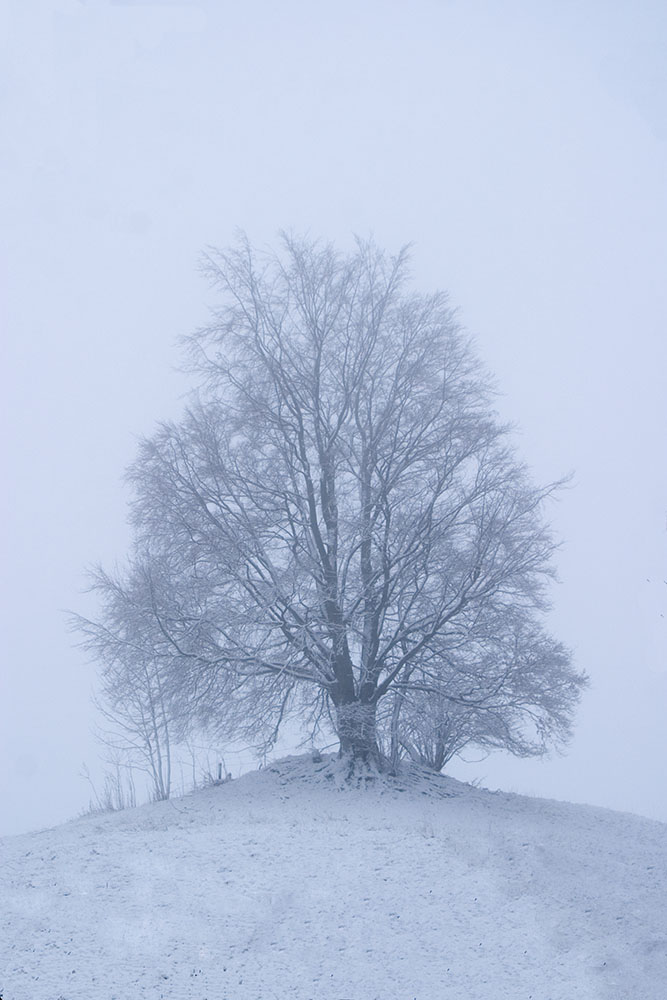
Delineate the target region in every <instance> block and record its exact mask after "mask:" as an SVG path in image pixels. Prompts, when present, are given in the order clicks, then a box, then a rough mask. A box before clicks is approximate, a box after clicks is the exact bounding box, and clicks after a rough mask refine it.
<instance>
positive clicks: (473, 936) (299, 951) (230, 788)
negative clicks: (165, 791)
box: [0, 758, 667, 1000]
mask: <svg viewBox="0 0 667 1000" xmlns="http://www.w3.org/2000/svg"><path fill="white" fill-rule="evenodd" d="M0 861H1V866H0V898H1V899H2V906H3V914H2V925H1V930H0V988H1V989H2V990H3V991H4V993H3V995H4V1000H134V998H143V997H146V998H151V1000H160V998H163V1000H166V998H169V1000H176V998H179V1000H283V998H296V1000H308V998H313V1000H342V998H346V1000H447V998H451V1000H454V998H456V1000H530V998H532V1000H572V998H576V997H581V998H600V1000H627V998H629V997H632V998H633V1000H664V998H665V997H667V985H666V984H667V871H666V869H667V826H665V825H664V824H660V823H656V822H653V821H651V820H645V819H642V818H640V817H636V816H631V815H626V814H622V813H613V812H609V811H606V810H602V809H594V808H590V807H584V806H573V805H568V804H564V803H557V802H550V801H544V800H540V799H529V798H523V797H520V796H515V795H504V794H500V793H490V792H486V791H481V790H477V789H473V788H470V787H469V786H467V785H463V784H460V783H459V782H456V781H454V780H453V779H448V778H445V777H441V776H435V775H429V774H427V773H426V772H424V771H420V770H417V769H412V771H411V773H410V774H409V775H407V774H406V775H404V776H403V777H399V778H395V779H386V780H383V781H382V782H381V783H375V784H371V786H370V787H367V788H364V789H349V788H341V776H340V769H339V765H338V763H337V762H336V761H335V760H333V759H328V760H327V759H325V760H324V761H323V762H322V763H320V764H314V763H313V762H312V761H311V760H310V759H309V758H289V759H287V760H285V761H281V762H279V763H278V764H276V765H274V766H272V767H271V768H270V769H267V770H266V771H262V772H257V773H254V774H250V775H247V776H246V777H244V778H242V779H240V780H238V781H234V782H230V783H227V784H224V785H221V786H219V787H214V788H210V789H207V790H204V791H200V792H197V793H194V794H192V795H190V796H187V797H185V798H183V799H179V800H176V801H172V802H164V803H157V804H154V805H149V806H144V807H142V808H139V809H136V810H132V811H127V812H123V813H115V814H106V815H99V816H89V817H84V818H82V819H79V820H75V821H73V822H71V823H68V824H65V825H64V826H61V827H58V828H56V829H53V830H46V831H43V832H40V833H35V834H28V835H23V836H20V837H12V838H5V839H4V840H2V841H0Z"/></svg>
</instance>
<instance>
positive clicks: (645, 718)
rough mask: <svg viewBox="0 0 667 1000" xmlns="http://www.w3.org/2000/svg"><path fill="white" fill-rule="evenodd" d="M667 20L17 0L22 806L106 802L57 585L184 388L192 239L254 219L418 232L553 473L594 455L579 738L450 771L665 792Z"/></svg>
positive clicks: (10, 737)
mask: <svg viewBox="0 0 667 1000" xmlns="http://www.w3.org/2000/svg"><path fill="white" fill-rule="evenodd" d="M666 48H667V7H666V6H665V4H664V3H662V2H661V0H656V2H641V0H639V2H630V0H627V2H613V0H604V2H602V0H601V2H583V3H582V2H576V3H575V2H558V3H556V2H537V3H535V2H532V0H531V2H528V0H526V2H524V3H520V2H512V0H503V2H491V0H487V2H485V0H479V2H476V3H470V2H468V0H461V2H447V0H441V2H435V0H433V2H427V0H415V2H414V3H412V4H410V5H407V4H405V3H403V2H390V0H382V2H379V0H376V2H372V0H369V2H367V3H358V2H354V3H352V2H345V0H343V2H338V3H336V4H334V5H331V4H328V5H319V4H313V3H306V2H305V0H304V2H298V3H297V2H282V3H280V4H277V3H271V2H268V0H255V2H253V0H247V2H244V3H227V2H217V3H214V2H213V0H210V2H206V0H201V2H191V3H187V2H182V3H177V2H169V3H167V2H164V0H162V2H159V0H155V2H153V3H144V2H140V0H132V2H130V0H125V2H123V0H115V2H108V0H88V2H84V0H69V2H67V0H48V2H47V0H33V2H31V3H30V4H26V3H25V2H23V0H14V2H12V0H5V2H4V4H2V5H1V6H0V66H2V67H3V68H2V71H1V75H2V79H1V81H0V83H1V94H0V100H1V102H2V121H3V125H2V138H1V139H0V187H1V189H2V200H3V212H2V227H1V228H2V232H1V234H0V241H1V247H2V259H3V267H2V271H3V285H4V290H3V300H4V301H3V318H4V322H3V327H4V331H3V363H2V370H3V376H2V377H3V388H2V397H3V409H4V415H3V436H4V443H3V460H2V461H3V472H4V476H3V479H4V483H5V486H4V490H3V493H4V500H3V508H4V510H3V516H2V528H3V534H4V535H5V541H4V543H3V547H4V551H5V554H4V555H3V568H4V574H3V576H4V578H5V579H4V587H5V590H6V592H5V595H4V597H3V600H2V618H3V623H2V636H3V643H2V651H3V662H2V666H1V673H0V683H1V688H0V707H1V716H0V719H1V729H0V754H1V762H2V763H1V766H0V833H5V832H6V833H10V832H19V831H21V830H24V829H28V828H30V827H33V826H37V825H46V824H52V823H55V822H58V821H60V820H63V819H66V818H68V817H70V816H72V815H73V814H75V813H76V812H77V811H78V810H79V809H80V808H82V807H83V806H84V805H85V804H86V802H87V794H88V793H87V789H86V787H85V784H84V782H83V781H82V779H81V778H80V777H79V772H80V770H81V765H82V762H84V761H87V762H88V763H89V764H90V765H91V766H93V764H94V761H95V757H96V754H97V750H96V747H95V744H94V741H93V740H92V738H91V735H90V728H91V725H92V722H93V714H92V709H91V706H90V692H91V688H92V686H93V682H94V670H93V669H92V668H91V667H90V666H89V665H88V664H87V663H86V660H85V658H84V657H83V655H82V654H81V653H80V652H79V651H77V650H76V649H74V648H73V646H72V639H71V636H70V635H69V634H68V633H67V631H66V627H65V618H64V615H63V613H62V610H61V609H64V608H77V609H81V608H83V609H84V610H85V608H86V606H87V605H86V600H87V599H85V598H83V597H82V596H81V594H80V591H81V590H82V588H83V587H84V583H85V581H84V566H85V565H86V564H87V563H91V562H94V561H97V560H101V561H103V562H105V563H107V564H109V563H113V561H114V559H122V557H123V554H124V551H125V547H126V543H127V538H128V532H127V528H126V526H125V510H126V502H127V493H126V491H125V489H124V487H123V484H122V474H123V470H124V468H125V466H126V465H127V464H128V462H129V461H130V460H131V459H132V458H133V455H134V450H135V441H136V437H137V436H138V435H140V434H142V433H146V432H149V431H150V430H151V428H152V426H153V424H154V422H155V421H157V420H158V419H160V418H162V417H165V416H169V415H173V414H176V413H177V412H178V410H179V407H180V405H181V400H180V398H179V397H180V396H181V395H182V393H183V392H184V391H185V389H186V388H187V383H186V381H185V379H184V378H183V377H181V376H179V375H177V374H175V372H174V371H173V369H174V367H175V366H176V365H177V364H178V362H179V354H178V349H177V347H176V346H175V344H176V340H177V338H178V337H179V336H180V335H181V334H183V333H187V332H189V331H191V330H192V329H193V328H194V327H195V326H196V325H197V324H198V323H200V322H201V321H202V320H203V319H204V318H205V316H206V305H207V303H208V302H209V301H210V295H209V293H208V291H207V289H206V287H205V285H204V284H203V282H202V281H201V279H200V278H199V277H198V275H197V272H196V259H197V255H198V253H199V251H200V250H201V249H202V248H203V247H204V246H205V245H206V244H222V245H224V244H227V243H228V242H229V241H230V239H231V238H232V237H233V234H234V230H235V227H242V228H244V229H245V230H247V232H248V234H249V236H250V238H251V239H252V240H253V241H254V242H257V243H266V242H269V241H271V240H272V239H273V238H274V236H275V233H276V231H277V230H278V229H280V228H293V229H295V230H297V231H301V232H305V231H307V232H309V233H311V234H312V235H317V236H323V237H325V238H330V239H333V240H335V241H337V242H339V243H341V244H342V245H346V244H348V243H349V240H350V236H351V234H352V233H354V232H356V233H360V234H361V235H368V234H371V233H372V234H374V235H375V237H376V239H377V241H378V242H379V243H380V244H381V245H384V246H385V247H387V248H388V249H397V248H398V247H399V246H400V245H401V244H403V243H405V242H409V241H413V242H414V244H415V251H414V275H415V284H416V285H418V286H419V287H420V288H422V289H423V290H430V289H433V288H434V287H441V288H446V289H448V290H449V292H450V294H451V298H452V301H453V303H454V304H456V305H458V306H459V307H460V309H461V319H462V321H463V322H464V323H465V325H466V326H467V327H468V329H469V330H470V331H471V332H472V333H473V334H474V335H475V337H476V339H477V343H478V346H479V350H480V353H481V355H482V357H483V358H484V360H485V361H486V362H487V363H488V365H489V366H490V368H491V369H492V370H493V371H494V372H495V374H496V376H497V378H498V381H499V384H500V387H501V389H502V390H503V393H504V398H503V399H502V401H501V409H502V412H503V413H504V414H505V415H506V416H507V417H509V418H511V419H513V420H516V421H517V422H518V424H519V425H520V428H521V431H520V434H519V437H518V441H519V447H520V451H521V453H522V455H523V457H525V458H526V460H527V461H528V462H529V464H531V465H532V467H533V468H534V470H535V473H536V476H537V477H538V478H540V479H542V480H545V479H549V478H556V477H559V476H560V475H561V474H562V473H565V472H569V471H571V470H572V471H574V473H575V479H574V487H573V489H571V490H569V491H568V492H567V493H566V494H565V495H564V496H563V498H562V500H561V502H560V504H559V505H558V506H557V507H555V508H554V511H553V519H554V523H555V525H556V528H557V531H558V533H559V534H560V536H561V537H562V538H563V540H564V547H563V550H562V552H561V554H560V557H559V569H560V576H561V580H562V583H561V585H560V586H559V587H558V588H557V589H556V591H555V593H554V599H555V609H554V614H553V629H554V631H555V632H556V633H557V634H558V635H559V637H560V638H562V639H563V640H564V641H566V642H567V643H569V644H570V645H571V646H573V647H574V649H575V651H576V656H577V662H578V664H579V665H580V666H582V667H584V668H585V669H586V670H587V671H588V672H589V673H590V675H591V680H592V684H591V688H590V691H589V692H588V693H587V695H586V697H585V701H584V704H583V706H582V708H581V711H580V713H579V719H578V724H577V735H576V738H575V740H574V742H573V744H572V746H571V749H570V752H569V755H568V756H567V757H564V758H558V757H556V758H554V759H552V760H549V761H546V762H524V761H517V762H515V761H511V760H509V761H508V760H507V759H506V758H504V757H502V756H497V757H494V758H491V759H489V760H486V761H484V762H483V763H481V764H471V765H469V766H468V767H464V768H460V769H459V770H457V771H456V773H457V774H461V775H463V776H465V777H473V776H479V777H482V778H484V779H485V780H486V782H487V783H488V784H489V785H491V786H492V787H495V786H498V785H500V786H503V787H506V788H510V789H514V790H516V791H522V792H524V791H525V792H532V793H535V794H540V795H545V796H552V797H558V798H564V799H572V800H576V801H586V802H591V803H594V804H599V805H606V806H610V807H612V808H616V809H629V810H633V811H636V812H640V813H644V814H645V815H648V816H655V817H658V818H661V819H663V820H667V786H666V784H665V779H664V769H665V763H666V761H667V727H666V726H665V722H664V719H665V715H666V712H667V583H665V580H667V403H666V400H667V346H666V345H667V336H666V330H667V324H666V320H667V292H666V284H665V275H667V69H666V67H667V60H665V58H664V53H665V50H666ZM663 616H664V617H663Z"/></svg>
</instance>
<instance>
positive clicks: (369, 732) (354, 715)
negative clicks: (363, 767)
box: [336, 701, 380, 765]
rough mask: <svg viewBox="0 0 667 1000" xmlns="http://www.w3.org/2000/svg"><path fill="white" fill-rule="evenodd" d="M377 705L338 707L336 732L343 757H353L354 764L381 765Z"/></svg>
mask: <svg viewBox="0 0 667 1000" xmlns="http://www.w3.org/2000/svg"><path fill="white" fill-rule="evenodd" d="M375 715H376V705H375V704H368V703H364V702H361V701H352V702H348V703H347V704H345V705H338V706H337V707H336V730H337V734H338V739H339V740H340V755H341V757H348V756H349V757H351V758H352V761H353V762H354V763H364V764H375V765H379V763H380V750H379V747H378V743H377V733H376V728H375Z"/></svg>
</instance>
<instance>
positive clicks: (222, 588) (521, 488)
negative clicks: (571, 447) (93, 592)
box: [97, 237, 585, 764]
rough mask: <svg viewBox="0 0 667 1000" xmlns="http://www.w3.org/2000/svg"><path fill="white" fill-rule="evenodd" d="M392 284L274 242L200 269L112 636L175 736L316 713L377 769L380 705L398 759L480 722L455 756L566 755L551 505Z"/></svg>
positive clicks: (458, 352)
mask: <svg viewBox="0 0 667 1000" xmlns="http://www.w3.org/2000/svg"><path fill="white" fill-rule="evenodd" d="M407 262H408V259H407V254H406V252H405V251H403V252H401V253H400V254H399V255H398V256H396V257H394V258H389V257H387V256H386V255H385V254H384V253H383V252H381V251H380V250H379V249H377V248H376V247H375V246H374V245H373V244H372V243H363V242H358V243H357V246H356V249H355V251H354V252H353V253H352V254H350V255H348V256H344V255H341V254H339V253H337V252H336V251H335V250H334V249H333V248H332V247H331V246H323V245H320V244H317V243H310V242H307V241H299V240H296V239H292V238H290V237H284V238H283V243H282V252H281V253H278V254H271V253H258V252H255V251H254V250H253V249H252V248H251V247H250V245H249V244H248V242H247V241H245V240H241V241H240V243H239V244H238V245H237V246H236V247H235V248H233V249H231V250H229V251H219V250H212V251H210V252H209V253H208V254H207V256H206V258H205V263H204V271H205V274H206V276H207V277H208V278H209V280H210V281H211V282H212V284H213V286H214V287H215V288H216V289H217V290H218V292H219V293H220V295H221V304H220V306H219V307H218V308H217V310H216V312H215V314H214V319H213V322H212V323H211V324H210V325H209V326H208V327H207V328H205V329H203V330H201V331H199V332H198V333H197V334H196V335H195V336H194V337H192V338H191V340H190V343H189V349H190V354H189V357H190V360H191V364H192V368H193V370H194V371H196V372H197V373H198V374H199V376H200V377H201V386H200V389H199V393H198V394H197V395H196V396H194V397H193V399H192V401H191V404H190V406H189V407H188V409H187V411H186V413H185V415H184V417H183V419H182V420H180V421H179V422H172V423H166V424H163V425H161V427H160V428H159V429H158V431H157V433H156V434H155V435H154V436H153V437H151V438H150V439H148V440H145V441H144V442H143V443H142V445H141V448H140V452H139V457H138V460H137V461H136V463H135V464H134V466H133V467H132V468H131V470H130V473H129V479H130V482H131V484H132V486H133V489H134V501H133V508H132V511H133V514H132V517H133V525H134V529H135V534H136V546H137V551H140V552H141V553H142V556H141V559H142V561H143V565H144V567H148V569H146V571H145V572H144V575H143V579H144V583H143V586H142V587H140V588H135V590H134V597H133V602H134V610H129V609H128V611H127V614H128V616H130V617H131V618H132V619H133V620H134V621H138V622H139V623H140V628H139V632H140V633H141V636H142V638H141V645H142V648H143V649H144V650H147V651H148V652H147V653H142V656H144V655H149V656H150V655H153V662H154V663H156V664H158V665H159V673H160V676H161V678H162V682H163V685H164V689H165V690H166V691H168V692H169V695H168V701H169V705H170V706H171V709H172V710H173V711H175V712H176V713H177V715H178V714H179V713H182V716H189V715H191V714H192V713H194V715H195V716H196V718H197V720H198V722H199V723H203V724H205V725H207V726H209V727H212V728H216V726H222V725H223V723H224V725H225V726H231V727H232V728H234V729H235V730H237V729H239V728H240V729H243V727H244V726H245V727H246V730H248V731H253V732H255V733H256V732H257V731H260V730H261V731H262V732H263V733H264V734H265V736H267V738H270V734H271V733H275V732H277V729H278V727H279V725H280V724H281V722H282V720H283V719H284V718H286V717H287V716H288V715H290V714H294V713H296V714H297V716H299V717H301V718H303V717H305V716H308V718H309V720H310V721H311V723H313V724H316V723H317V721H318V720H319V719H320V718H321V717H322V716H323V715H324V714H326V713H327V712H329V713H331V717H332V719H333V724H334V726H335V729H336V732H337V735H338V738H339V740H340V748H341V753H342V754H345V755H348V756H349V757H350V759H351V760H352V762H353V763H354V764H356V763H357V762H358V761H375V762H377V761H379V760H380V751H379V747H378V732H377V711H378V705H380V704H381V703H382V702H383V700H385V699H387V698H388V696H390V697H391V699H393V709H394V712H393V714H394V715H396V719H395V721H394V725H395V727H396V726H398V725H399V723H400V718H401V714H403V724H402V730H401V732H402V733H403V737H404V738H410V739H412V741H413V742H414V733H415V718H416V714H415V713H418V714H419V713H421V711H422V710H421V708H420V706H421V705H428V707H429V712H432V713H435V716H436V718H437V717H441V719H442V723H443V725H444V726H445V729H446V727H447V725H448V722H447V720H448V719H450V718H452V717H456V718H457V719H459V720H461V719H463V718H465V719H468V720H470V719H473V718H475V719H479V718H484V719H486V720H490V719H491V718H497V719H498V721H499V724H498V725H496V724H495V723H494V725H493V726H490V725H488V724H486V723H485V725H484V726H482V727H481V729H480V727H477V729H476V732H477V735H478V736H480V735H481V736H483V738H484V739H486V740H487V741H489V742H494V745H496V743H497V744H499V745H505V746H508V747H509V749H516V748H517V747H519V748H520V747H521V746H525V745H527V744H526V743H525V742H524V743H522V741H523V740H525V739H527V737H524V736H522V735H521V732H522V727H524V726H526V725H527V726H528V728H530V726H531V725H532V726H533V728H535V727H536V728H537V732H538V733H539V734H540V736H541V737H543V738H544V740H543V742H546V741H548V740H549V739H557V740H558V739H564V738H566V736H567V734H568V731H569V726H570V722H571V718H572V713H573V710H574V707H575V705H576V702H577V700H578V697H579V694H580V691H581V689H582V685H583V684H584V681H585V678H584V676H583V674H581V673H579V672H577V671H575V670H574V669H573V667H572V666H571V664H570V658H569V656H568V654H567V652H566V651H565V650H564V649H563V647H562V646H561V645H560V644H558V643H557V642H555V641H554V640H553V639H551V638H550V637H549V636H548V634H547V633H546V632H545V631H544V629H543V626H542V619H543V615H544V612H545V610H546V607H547V604H546V597H545V594H546V585H547V583H548V581H549V579H550V578H551V576H552V575H553V572H552V568H551V558H552V555H553V551H554V542H553V539H552V537H551V534H550V532H549V530H548V527H547V525H546V523H545V520H544V507H545V503H546V501H547V500H548V499H549V498H550V497H551V496H552V495H553V494H554V492H555V491H556V490H557V488H558V486H559V484H550V485H548V486H546V487H537V486H534V485H533V484H532V483H531V482H530V479H529V476H528V474H527V471H526V470H525V468H524V467H523V465H521V463H519V461H518V460H517V459H516V457H515V455H514V452H513V450H512V447H511V444H510V441H509V431H508V428H507V427H506V426H504V425H502V424H501V423H499V421H498V420H497V418H496V416H495V414H494V412H493V409H492V399H493V392H492V389H491V387H490V385H489V382H488V380H487V378H486V377H485V375H484V373H483V371H482V369H481V366H480V364H479V362H478V361H477V359H476V357H475V354H474V351H473V349H472V347H471V344H470V342H469V341H468V340H467V339H466V337H465V336H464V335H463V334H462V332H461V330H460V329H459V327H458V325H457V323H456V320H455V317H454V314H453V312H452V311H451V309H450V308H449V307H448V304H447V300H446V297H445V296H444V295H442V294H434V295H428V296H427V295H419V294H416V293H413V292H409V291H408V290H407V289H406V283H407ZM149 581H150V582H149ZM111 587H112V584H111V582H110V583H109V585H108V588H107V592H108V593H110V589H109V588H111ZM121 618H122V616H121ZM123 627H124V625H123V622H122V621H118V620H115V619H113V616H112V620H111V621H109V620H108V614H107V620H105V619H104V618H103V620H102V621H101V622H99V623H98V624H97V629H98V631H97V635H98V637H101V638H102V644H103V645H104V642H105V641H107V640H106V639H104V634H105V633H104V630H105V629H106V630H107V631H110V632H111V634H112V635H113V636H114V637H116V636H117V635H118V634H119V631H122V629H123ZM113 641H115V638H114V640H113ZM151 650H152V651H153V652H152V654H151ZM457 725H458V723H457ZM466 725H467V723H466ZM474 728H475V727H474V726H473V729H474ZM483 730H486V734H484V732H483ZM395 731H396V732H398V731H399V730H398V729H396V730H395ZM410 733H412V734H413V735H412V736H411V737H410V736H409V734H410ZM406 734H407V735H406ZM459 742H460V740H459ZM454 743H455V744H456V741H454Z"/></svg>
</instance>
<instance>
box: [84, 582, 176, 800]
mask: <svg viewBox="0 0 667 1000" xmlns="http://www.w3.org/2000/svg"><path fill="white" fill-rule="evenodd" d="M93 588H94V589H95V590H97V591H98V593H99V594H100V595H101V598H102V602H103V608H102V612H103V613H102V620H101V621H100V622H91V621H89V620H88V619H85V618H83V617H82V616H79V615H77V616H74V621H73V624H74V626H75V627H76V628H77V629H78V630H79V631H80V632H81V633H82V634H83V637H84V638H83V646H84V647H85V648H86V649H88V650H89V651H90V652H92V653H93V655H94V656H95V658H96V659H97V660H98V661H99V662H100V663H101V665H102V668H103V670H102V687H101V691H100V695H99V696H98V697H97V698H96V707H97V708H98V710H99V712H100V714H101V716H102V718H103V719H104V723H105V726H104V728H103V729H102V730H100V732H99V733H98V736H99V739H100V741H101V742H102V743H103V744H104V745H105V746H106V748H107V749H108V750H109V751H110V752H111V754H112V757H113V761H114V763H117V761H118V758H119V755H122V756H123V757H126V758H127V759H129V760H130V761H132V763H133V764H134V765H135V766H137V767H138V768H139V769H140V770H143V771H144V772H145V773H146V774H148V776H149V778H150V781H151V784H152V790H153V797H154V798H155V799H156V800H161V799H168V798H169V795H170V791H171V768H172V756H171V751H172V730H173V729H174V728H175V727H176V725H177V723H176V721H175V720H177V719H179V717H180V720H181V723H182V713H179V712H177V711H174V706H172V705H170V704H169V692H168V689H167V686H166V685H167V681H168V678H169V673H170V672H169V669H168V667H167V666H166V664H165V662H164V659H165V645H166V646H167V648H169V645H170V644H168V643H167V642H166V640H165V637H164V636H161V635H160V634H159V631H158V630H157V629H156V624H157V621H156V616H155V609H154V600H153V591H154V585H153V579H152V576H151V570H150V567H149V566H147V565H146V563H141V562H135V563H134V564H133V565H132V566H131V567H130V569H129V570H128V572H127V574H126V579H121V578H120V577H119V576H112V575H110V574H108V573H106V572H104V570H101V569H100V570H97V571H96V572H95V573H94V574H93Z"/></svg>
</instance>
